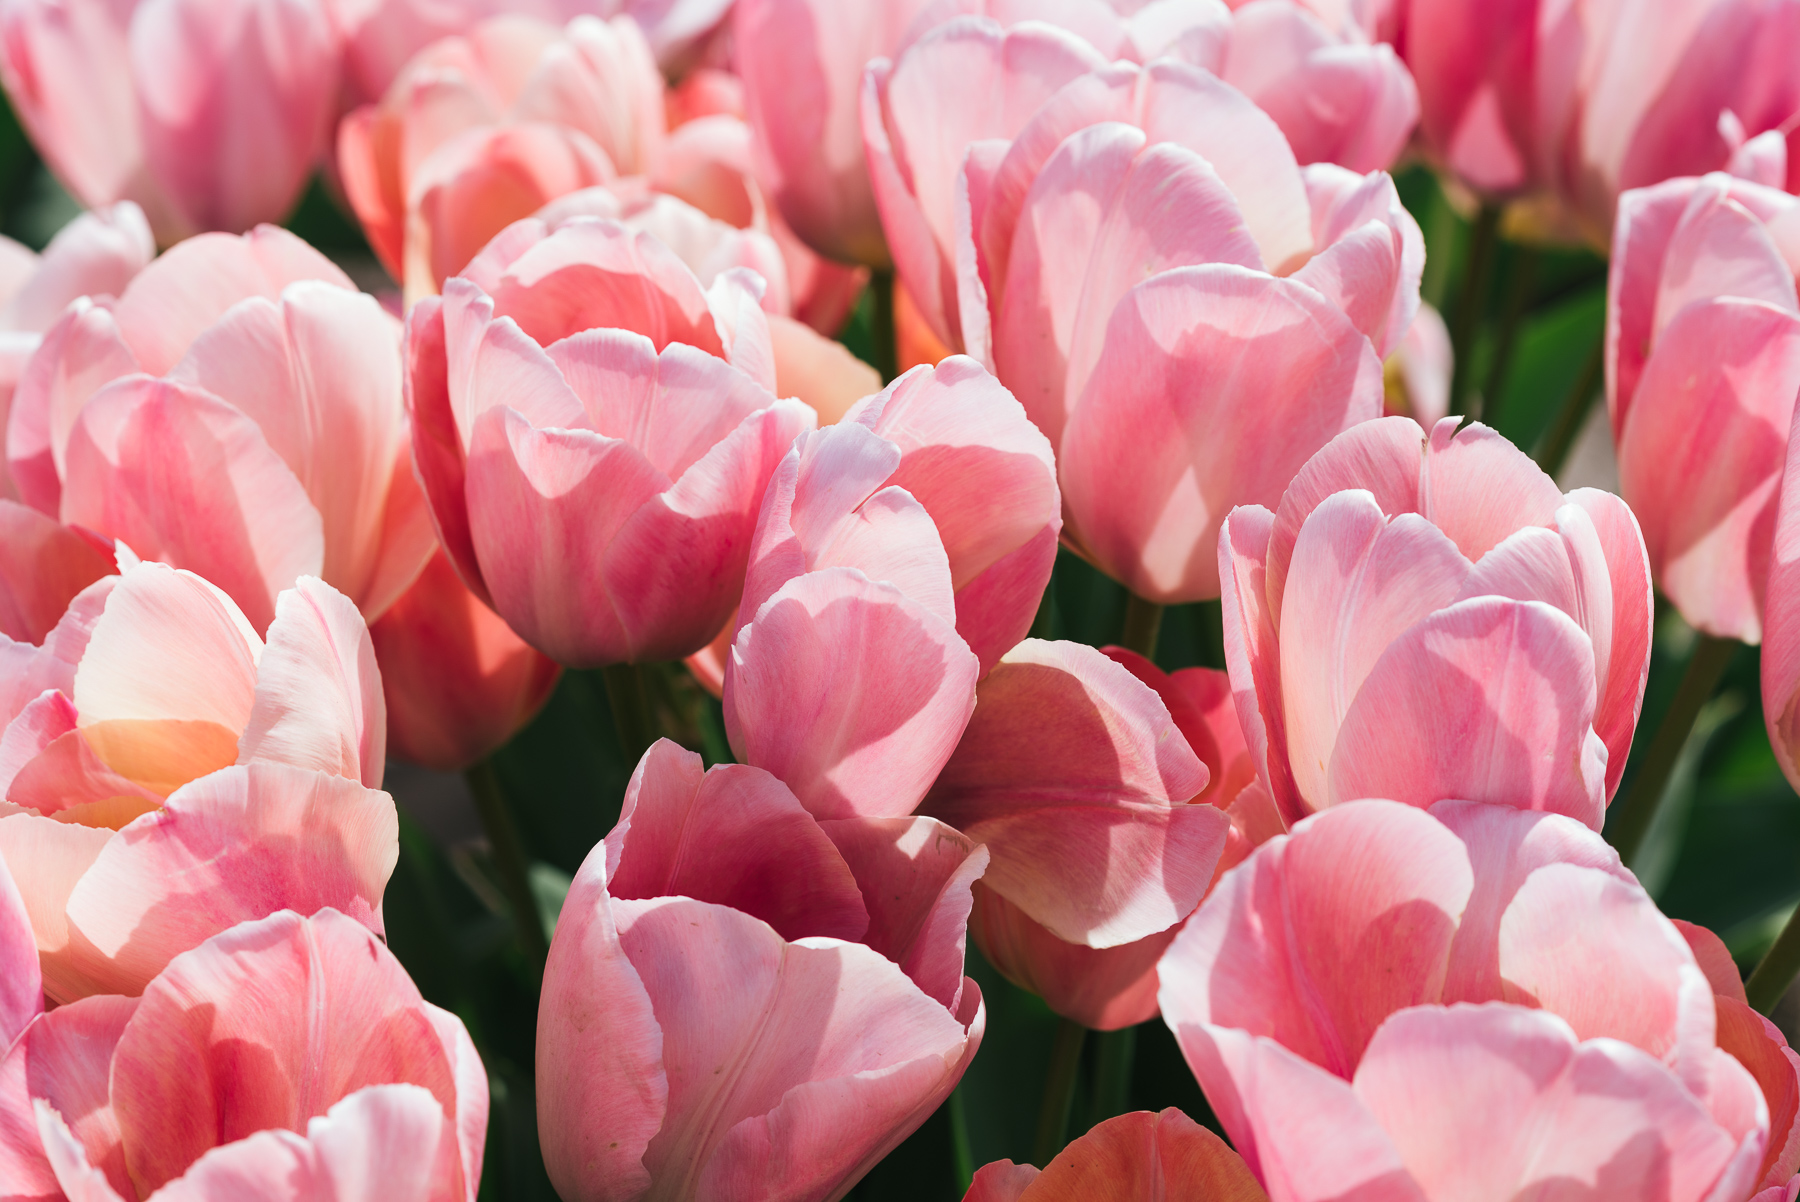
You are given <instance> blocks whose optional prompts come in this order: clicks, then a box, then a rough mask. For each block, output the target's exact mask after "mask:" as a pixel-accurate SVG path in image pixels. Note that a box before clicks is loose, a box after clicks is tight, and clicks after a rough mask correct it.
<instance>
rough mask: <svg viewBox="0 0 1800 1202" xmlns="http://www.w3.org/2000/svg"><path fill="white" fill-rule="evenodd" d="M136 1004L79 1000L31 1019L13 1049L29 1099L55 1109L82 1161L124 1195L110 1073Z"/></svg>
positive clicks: (127, 1190)
mask: <svg viewBox="0 0 1800 1202" xmlns="http://www.w3.org/2000/svg"><path fill="white" fill-rule="evenodd" d="M137 1008H138V999H137V998H135V997H116V996H105V995H102V996H99V997H88V998H82V999H81V1000H79V1001H75V1002H70V1003H69V1004H68V1005H65V1006H58V1007H57V1008H56V1009H55V1010H52V1011H50V1012H49V1013H48V1014H46V1015H45V1016H44V1017H43V1018H42V1019H41V1020H39V1021H38V1022H36V1023H34V1024H33V1025H32V1027H31V1029H30V1031H28V1032H27V1033H26V1036H25V1038H24V1039H23V1040H22V1041H21V1043H20V1047H19V1051H20V1052H21V1053H22V1055H23V1060H24V1084H25V1087H26V1089H27V1091H28V1092H29V1093H30V1095H31V1097H33V1098H42V1099H43V1100H44V1101H45V1102H47V1103H48V1104H49V1105H51V1106H53V1107H55V1108H56V1111H57V1113H58V1114H60V1115H61V1116H62V1119H63V1121H64V1122H65V1123H66V1124H67V1125H68V1128H69V1133H70V1134H71V1135H73V1136H74V1137H75V1139H77V1140H79V1141H80V1143H81V1145H82V1147H83V1150H84V1151H85V1153H86V1158H87V1162H88V1163H89V1164H90V1165H92V1166H94V1167H95V1168H96V1169H98V1170H99V1171H100V1172H101V1173H103V1174H104V1175H105V1176H106V1178H107V1180H108V1181H109V1182H110V1183H111V1184H112V1186H113V1187H114V1188H115V1189H118V1190H120V1191H121V1192H123V1193H124V1194H125V1195H126V1196H127V1197H129V1196H131V1195H132V1188H131V1179H130V1177H129V1176H128V1175H127V1168H126V1163H125V1147H124V1144H123V1142H122V1139H121V1136H120V1133H119V1121H118V1118H117V1117H116V1116H115V1115H114V1114H113V1108H112V1096H111V1077H112V1059H113V1051H114V1050H115V1049H116V1048H117V1047H118V1045H119V1037H120V1036H121V1035H122V1034H123V1033H124V1031H125V1024H126V1023H128V1022H130V1021H131V1016H132V1015H133V1014H135V1013H137Z"/></svg>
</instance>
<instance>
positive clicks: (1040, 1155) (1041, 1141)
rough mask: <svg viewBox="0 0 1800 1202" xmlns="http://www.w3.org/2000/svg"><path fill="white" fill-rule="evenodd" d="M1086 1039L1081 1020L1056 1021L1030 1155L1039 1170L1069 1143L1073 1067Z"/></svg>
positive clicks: (1073, 1081) (1076, 1064) (1084, 1028)
mask: <svg viewBox="0 0 1800 1202" xmlns="http://www.w3.org/2000/svg"><path fill="white" fill-rule="evenodd" d="M1086 1040H1087V1028H1086V1027H1084V1026H1082V1025H1081V1024H1080V1023H1078V1022H1075V1021H1073V1020H1071V1019H1067V1018H1065V1019H1063V1020H1061V1021H1060V1022H1059V1023H1058V1024H1057V1026H1056V1041H1055V1042H1054V1043H1052V1044H1051V1045H1050V1068H1049V1071H1048V1072H1046V1073H1045V1075H1044V1104H1043V1107H1042V1109H1040V1110H1039V1111H1038V1129H1037V1146H1036V1148H1035V1149H1034V1150H1033V1151H1032V1155H1031V1159H1032V1163H1034V1164H1036V1165H1037V1166H1038V1168H1040V1169H1041V1168H1043V1167H1044V1166H1045V1165H1047V1164H1049V1163H1050V1162H1051V1160H1053V1159H1055V1157H1056V1154H1057V1153H1058V1152H1060V1151H1062V1149H1063V1145H1064V1144H1065V1143H1067V1142H1068V1135H1069V1111H1070V1110H1072V1109H1073V1108H1074V1105H1075V1078H1076V1075H1077V1072H1076V1070H1078V1069H1079V1068H1080V1067H1081V1045H1082V1044H1083V1043H1084V1042H1086Z"/></svg>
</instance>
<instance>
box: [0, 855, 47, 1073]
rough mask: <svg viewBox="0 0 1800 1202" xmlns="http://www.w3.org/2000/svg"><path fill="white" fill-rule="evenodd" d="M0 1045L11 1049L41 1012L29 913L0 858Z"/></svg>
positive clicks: (41, 981)
mask: <svg viewBox="0 0 1800 1202" xmlns="http://www.w3.org/2000/svg"><path fill="white" fill-rule="evenodd" d="M0 967H3V968H4V969H5V972H4V973H0V1044H5V1045H6V1046H7V1047H9V1048H10V1047H12V1044H13V1040H15V1039H17V1038H18V1037H19V1032H21V1031H23V1030H24V1029H25V1028H26V1027H27V1026H29V1025H30V1023H31V1020H32V1019H34V1018H36V1017H37V1016H38V1015H40V1014H42V1013H43V1012H44V979H43V974H42V973H41V972H40V971H39V969H38V949H37V937H36V936H35V935H33V934H32V932H31V912H30V911H29V910H27V909H26V908H25V899H24V898H23V897H21V896H20V895H19V886H18V885H17V884H15V883H14V881H13V876H12V873H11V872H10V871H9V870H8V869H7V867H6V861H5V860H3V859H0Z"/></svg>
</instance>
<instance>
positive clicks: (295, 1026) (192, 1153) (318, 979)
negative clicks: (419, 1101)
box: [112, 911, 460, 1192]
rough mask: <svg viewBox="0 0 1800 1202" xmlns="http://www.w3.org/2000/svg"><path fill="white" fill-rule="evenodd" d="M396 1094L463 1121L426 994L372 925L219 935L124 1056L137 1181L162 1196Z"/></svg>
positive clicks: (293, 922) (280, 924) (148, 993)
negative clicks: (203, 1168) (337, 1114)
mask: <svg viewBox="0 0 1800 1202" xmlns="http://www.w3.org/2000/svg"><path fill="white" fill-rule="evenodd" d="M388 1084H412V1085H419V1086H423V1087H424V1088H425V1089H427V1090H429V1091H430V1093H431V1095H432V1097H433V1098H434V1099H436V1101H437V1103H438V1105H439V1106H440V1107H441V1109H442V1113H443V1114H444V1115H451V1114H454V1113H456V1087H455V1081H454V1078H453V1076H452V1073H451V1066H450V1063H449V1060H448V1058H447V1057H446V1055H445V1053H444V1049H443V1045H442V1044H441V1043H440V1042H439V1040H438V1037H437V1034H436V1032H435V1030H434V1029H433V1027H432V1024H431V1021H430V1019H429V1018H428V1017H427V1015H426V1013H425V1010H424V1002H423V1000H422V999H421V998H420V997H419V991H418V989H417V988H416V987H415V986H414V985H413V983H412V981H411V980H410V979H409V978H408V977H407V975H406V972H405V970H404V969H402V968H401V967H400V962H399V961H398V960H396V959H394V957H393V954H392V953H391V952H389V951H388V950H387V949H386V947H384V946H383V945H382V944H381V942H380V941H379V940H378V939H376V937H375V936H374V935H373V934H371V933H370V932H369V931H368V930H367V929H366V928H365V927H363V926H361V925H360V924H358V923H356V922H353V921H351V920H350V919H348V918H345V917H344V916H343V915H341V914H337V913H335V912H333V911H322V912H320V913H319V914H317V915H315V916H313V917H311V918H301V917H299V916H298V915H296V914H293V913H291V912H283V913H280V914H276V915H273V916H271V917H269V918H266V919H263V920H261V921H260V922H249V923H243V924H241V925H239V926H237V927H235V928H234V929H232V930H230V931H227V932H225V933H224V934H222V935H218V936H215V937H214V938H212V939H210V940H208V941H207V942H206V943H204V944H203V945H201V946H200V947H198V948H196V949H195V950H194V951H191V952H188V953H187V954H185V955H183V956H180V957H177V958H176V960H174V961H173V962H172V963H171V964H170V965H169V967H168V968H167V969H166V970H164V972H163V973H162V974H161V975H160V976H159V977H158V978H157V979H156V980H155V981H153V982H151V984H150V985H149V987H148V988H146V989H145V991H144V997H143V1000H142V1002H141V1003H140V1004H139V1006H138V1010H137V1013H136V1014H135V1015H134V1016H133V1017H132V1020H131V1021H130V1022H129V1023H127V1024H126V1027H125V1033H124V1035H123V1036H122V1037H121V1038H120V1040H119V1047H118V1051H117V1052H116V1053H115V1055H114V1057H113V1072H112V1098H113V1109H114V1111H115V1112H116V1113H117V1115H118V1119H119V1127H120V1130H121V1131H122V1132H123V1135H124V1140H125V1146H126V1148H127V1149H128V1153H127V1154H128V1156H129V1157H130V1160H131V1169H132V1176H133V1178H134V1180H136V1181H138V1182H141V1183H142V1188H145V1189H154V1188H156V1187H157V1186H160V1185H162V1184H163V1183H164V1182H167V1181H169V1180H172V1179H173V1178H175V1177H178V1176H179V1175H180V1174H181V1173H183V1172H184V1171H186V1169H187V1168H188V1166H190V1165H191V1164H192V1163H193V1162H194V1161H195V1160H196V1159H198V1158H199V1157H200V1156H201V1155H202V1154H203V1153H204V1152H205V1151H206V1150H207V1149H208V1148H211V1147H213V1146H215V1145H217V1144H221V1143H229V1142H231V1141H233V1140H237V1139H242V1138H244V1137H246V1136H249V1135H252V1134H253V1133H255V1132H257V1131H265V1130H269V1129H271V1128H278V1127H285V1128H287V1129H288V1130H290V1131H292V1130H295V1129H297V1128H299V1127H301V1126H302V1125H303V1124H305V1123H306V1121H307V1120H308V1119H310V1118H314V1117H317V1116H318V1115H321V1114H325V1113H327V1112H328V1111H329V1110H330V1109H331V1107H332V1106H333V1105H334V1104H336V1103H337V1102H338V1101H340V1100H341V1099H343V1098H345V1097H348V1096H349V1095H351V1094H353V1093H355V1092H356V1091H357V1090H359V1089H362V1088H363V1087H365V1086H369V1085H388ZM438 1155H439V1156H440V1157H443V1156H446V1155H448V1156H451V1157H454V1156H455V1155H456V1150H455V1148H454V1146H449V1147H440V1148H439V1151H438ZM459 1192H460V1191H459Z"/></svg>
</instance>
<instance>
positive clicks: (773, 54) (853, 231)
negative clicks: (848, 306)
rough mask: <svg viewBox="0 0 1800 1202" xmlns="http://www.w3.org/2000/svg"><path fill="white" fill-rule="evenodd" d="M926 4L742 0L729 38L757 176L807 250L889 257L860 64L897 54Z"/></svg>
mask: <svg viewBox="0 0 1800 1202" xmlns="http://www.w3.org/2000/svg"><path fill="white" fill-rule="evenodd" d="M927 3H928V0H868V2H867V3H859V4H841V3H836V2H834V0H740V2H739V3H738V4H736V5H735V6H734V8H733V13H732V37H733V39H734V40H735V43H736V53H737V61H738V66H739V68H740V70H741V72H742V75H743V80H744V99H745V103H746V108H747V109H748V111H749V118H750V127H751V129H752V130H754V131H755V135H756V178H757V182H758V183H759V184H760V185H761V186H762V189H763V192H764V193H765V194H766V195H767V196H768V197H769V199H770V201H771V202H772V203H773V204H774V205H775V207H776V208H777V209H778V210H780V212H781V216H782V218H783V219H784V220H785V221H786V222H787V224H788V225H789V226H791V227H792V228H793V230H794V232H795V233H796V234H798V235H799V236H800V239H801V240H802V241H803V242H805V243H806V244H807V245H808V246H810V247H812V248H813V249H814V250H816V251H818V252H819V253H820V254H822V255H825V256H826V257H828V258H832V259H837V260H839V261H841V262H845V263H864V264H867V265H868V266H871V267H883V266H886V265H887V264H888V263H889V258H888V251H887V246H886V244H885V242H884V241H883V238H882V233H881V219H880V215H879V214H878V213H877V212H876V208H875V195H874V192H873V190H872V188H871V186H870V183H869V170H868V165H867V163H866V162H865V160H864V157H863V139H862V128H861V121H860V118H859V116H858V105H859V99H858V98H859V96H860V94H861V88H862V74H863V64H865V63H867V62H868V61H869V60H870V59H873V58H879V57H881V56H882V55H887V54H892V53H893V52H894V51H895V50H896V49H897V48H898V47H899V46H900V44H901V40H902V38H903V37H904V35H905V34H906V32H907V29H908V27H909V26H910V25H911V24H912V21H913V18H914V17H915V16H916V15H917V14H918V13H919V12H920V10H922V9H924V8H925V7H926V5H927Z"/></svg>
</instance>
